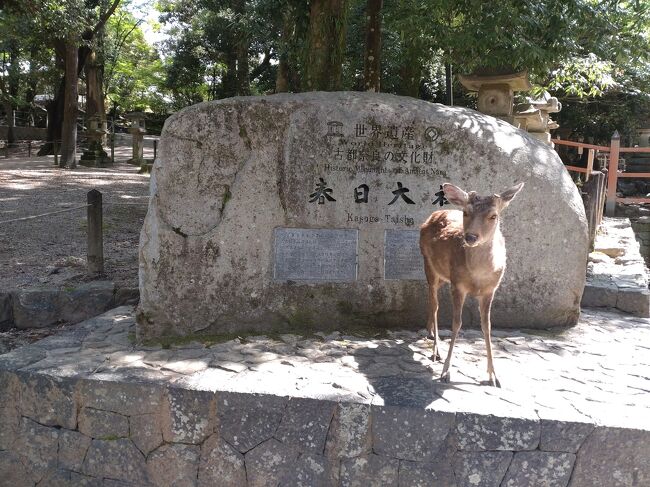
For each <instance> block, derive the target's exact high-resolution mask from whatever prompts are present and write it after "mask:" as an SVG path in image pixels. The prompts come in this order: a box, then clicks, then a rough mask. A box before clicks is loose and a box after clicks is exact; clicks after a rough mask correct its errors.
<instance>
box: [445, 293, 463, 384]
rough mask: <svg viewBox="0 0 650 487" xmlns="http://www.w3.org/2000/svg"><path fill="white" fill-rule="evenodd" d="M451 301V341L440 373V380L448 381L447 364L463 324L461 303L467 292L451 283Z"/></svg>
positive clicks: (449, 361) (449, 362)
mask: <svg viewBox="0 0 650 487" xmlns="http://www.w3.org/2000/svg"><path fill="white" fill-rule="evenodd" d="M451 295H452V301H453V309H454V310H453V318H452V322H451V341H450V342H449V351H448V352H447V359H446V360H445V365H444V367H443V368H442V374H440V381H441V382H449V377H450V374H449V366H450V365H451V354H452V352H453V351H454V343H456V337H457V336H458V332H459V331H460V327H461V326H462V325H463V323H462V316H463V304H465V296H466V295H467V293H466V292H465V291H463V290H462V289H460V288H458V287H455V286H454V285H453V284H452V289H451Z"/></svg>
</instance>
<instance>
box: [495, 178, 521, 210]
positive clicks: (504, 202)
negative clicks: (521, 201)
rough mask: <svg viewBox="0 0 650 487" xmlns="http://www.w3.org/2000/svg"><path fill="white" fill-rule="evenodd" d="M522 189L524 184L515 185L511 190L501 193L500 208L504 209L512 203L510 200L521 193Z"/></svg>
mask: <svg viewBox="0 0 650 487" xmlns="http://www.w3.org/2000/svg"><path fill="white" fill-rule="evenodd" d="M523 187H524V183H518V184H515V185H514V186H513V187H512V188H508V189H506V190H505V191H504V192H503V193H501V194H500V195H499V198H501V208H505V207H506V206H508V204H509V203H510V202H511V201H512V199H513V198H514V197H515V196H517V193H519V191H521V189H522V188H523Z"/></svg>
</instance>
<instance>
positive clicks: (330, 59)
mask: <svg viewBox="0 0 650 487" xmlns="http://www.w3.org/2000/svg"><path fill="white" fill-rule="evenodd" d="M347 11H348V0H313V1H312V2H311V10H310V13H309V33H308V44H307V46H308V47H307V57H306V63H305V83H306V85H305V89H306V90H307V91H314V90H323V91H336V90H340V89H341V87H342V74H343V57H344V54H345V30H346V22H347Z"/></svg>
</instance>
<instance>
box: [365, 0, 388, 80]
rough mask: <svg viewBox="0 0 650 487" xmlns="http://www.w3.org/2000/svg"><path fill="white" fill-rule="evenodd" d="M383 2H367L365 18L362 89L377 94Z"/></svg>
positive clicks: (372, 0) (379, 77)
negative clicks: (366, 19)
mask: <svg viewBox="0 0 650 487" xmlns="http://www.w3.org/2000/svg"><path fill="white" fill-rule="evenodd" d="M382 4H383V0H368V3H367V6H366V16H367V18H368V23H367V27H366V52H365V56H364V63H363V85H364V86H363V87H364V89H365V90H366V91H375V92H379V91H380V87H381V81H380V80H381V8H382Z"/></svg>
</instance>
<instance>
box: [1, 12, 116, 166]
mask: <svg viewBox="0 0 650 487" xmlns="http://www.w3.org/2000/svg"><path fill="white" fill-rule="evenodd" d="M10 3H11V4H12V5H13V9H14V11H15V12H17V13H18V14H20V15H22V16H23V17H27V18H30V17H31V18H33V19H35V27H36V30H37V32H38V34H39V36H42V37H43V38H46V39H52V40H51V42H52V45H53V47H54V51H55V53H56V56H57V58H58V62H59V63H61V65H62V66H63V68H64V69H63V70H64V76H63V79H62V80H61V83H60V84H59V88H58V90H57V91H56V94H55V96H54V99H53V101H52V102H51V103H50V104H49V105H48V114H49V119H50V124H49V126H48V141H50V142H53V141H55V140H57V139H58V138H59V137H60V139H61V159H60V165H61V167H66V166H67V165H74V164H75V150H76V139H77V130H76V126H77V125H76V120H77V113H78V91H77V90H78V82H79V74H80V72H81V71H82V70H83V69H84V66H85V63H86V61H87V59H88V56H89V54H90V52H91V51H92V48H91V45H92V42H93V40H94V39H95V36H96V35H97V34H98V33H99V32H100V31H101V30H102V29H103V27H104V24H105V23H106V21H107V20H108V18H109V17H110V16H111V15H112V14H113V12H114V11H115V9H116V8H117V6H118V5H119V3H120V0H27V1H25V2H20V3H18V2H10ZM74 52H76V54H74V55H73V53H74ZM51 149H52V147H51V145H48V146H45V147H44V148H42V149H41V151H40V152H39V154H41V155H42V154H44V153H49V152H50V151H51Z"/></svg>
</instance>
